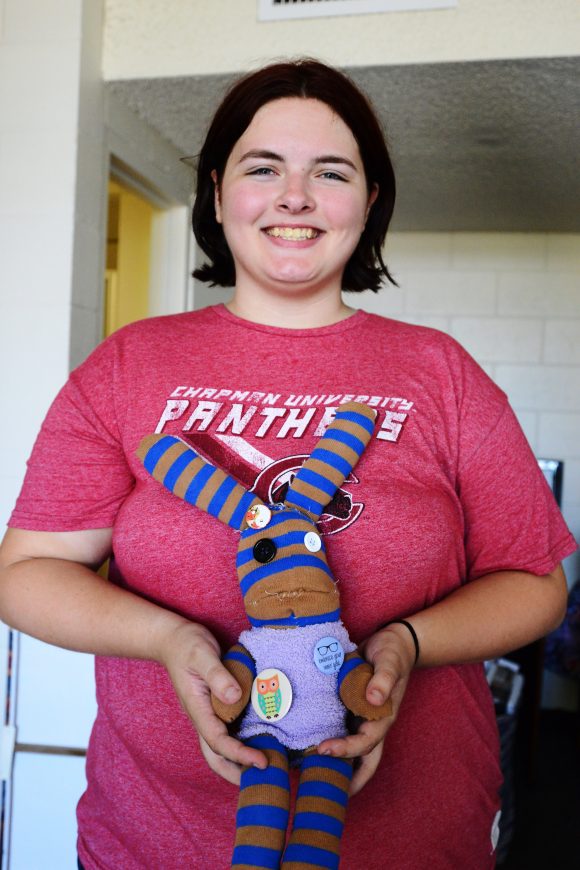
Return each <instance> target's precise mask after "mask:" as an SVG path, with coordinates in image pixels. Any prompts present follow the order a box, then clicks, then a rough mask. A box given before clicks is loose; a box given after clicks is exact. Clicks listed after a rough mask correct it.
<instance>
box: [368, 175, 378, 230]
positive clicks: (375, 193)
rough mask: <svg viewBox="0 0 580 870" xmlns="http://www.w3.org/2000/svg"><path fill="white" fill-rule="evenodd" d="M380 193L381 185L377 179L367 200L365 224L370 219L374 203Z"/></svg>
mask: <svg viewBox="0 0 580 870" xmlns="http://www.w3.org/2000/svg"><path fill="white" fill-rule="evenodd" d="M378 195H379V185H378V184H377V183H376V181H375V182H374V184H373V186H372V188H371V191H370V193H369V198H368V200H367V208H366V211H365V224H366V222H367V220H368V217H369V213H370V210H371V208H372V207H373V204H374V202H375V200H376V198H377V196H378Z"/></svg>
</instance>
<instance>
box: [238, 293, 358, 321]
mask: <svg viewBox="0 0 580 870" xmlns="http://www.w3.org/2000/svg"><path fill="white" fill-rule="evenodd" d="M226 307H227V309H228V310H229V311H230V312H231V313H232V314H235V315H236V316H237V317H242V318H243V319H244V320H250V321H251V322H252V323H261V324H263V325H265V326H283V327H286V328H288V329H313V328H316V327H320V326H331V325H332V324H333V323H338V322H339V321H341V320H345V319H346V318H347V317H351V316H352V315H353V314H354V313H355V311H354V309H353V308H349V306H348V305H345V304H344V302H343V301H342V296H341V295H340V294H337V293H328V294H325V295H317V296H316V297H312V298H304V297H303V296H299V297H296V296H294V297H286V296H271V295H270V294H268V295H266V294H245V293H240V292H239V291H238V290H237V289H236V290H235V291H234V296H233V299H232V300H231V302H228V303H227V304H226Z"/></svg>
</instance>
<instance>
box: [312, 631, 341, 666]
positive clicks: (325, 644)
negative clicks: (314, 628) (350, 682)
mask: <svg viewBox="0 0 580 870" xmlns="http://www.w3.org/2000/svg"><path fill="white" fill-rule="evenodd" d="M343 661H344V650H343V648H342V644H341V643H340V641H338V640H337V639H336V638H335V637H321V638H320V640H319V641H317V642H316V645H315V647H314V664H315V665H316V667H317V668H318V670H319V671H322V673H323V674H337V673H338V672H339V670H340V669H341V667H342V663H343Z"/></svg>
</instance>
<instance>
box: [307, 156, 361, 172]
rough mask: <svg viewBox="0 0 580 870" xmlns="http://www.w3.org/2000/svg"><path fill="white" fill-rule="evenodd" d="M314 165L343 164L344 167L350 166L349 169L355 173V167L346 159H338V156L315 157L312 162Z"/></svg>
mask: <svg viewBox="0 0 580 870" xmlns="http://www.w3.org/2000/svg"><path fill="white" fill-rule="evenodd" d="M314 162H315V163H344V164H345V165H346V166H350V167H351V169H354V170H355V171H357V167H356V166H355V164H354V163H353V162H352V160H349V159H348V157H340V156H339V155H338V154H323V155H322V156H321V157H317V158H316V159H315V161H314Z"/></svg>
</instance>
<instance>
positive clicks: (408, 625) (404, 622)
mask: <svg viewBox="0 0 580 870" xmlns="http://www.w3.org/2000/svg"><path fill="white" fill-rule="evenodd" d="M389 625H404V626H405V628H408V629H409V631H410V632H411V637H412V638H413V643H414V644H415V664H417V662H418V661H419V653H420V652H421V650H420V648H419V638H418V637H417V632H416V631H415V629H414V628H413V626H412V625H411V623H410V622H407V620H406V619H391V621H390V622H385V623H384V624H383V625H381V626H379V629H378V630H379V631H382V630H383V628H388V627H389Z"/></svg>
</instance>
